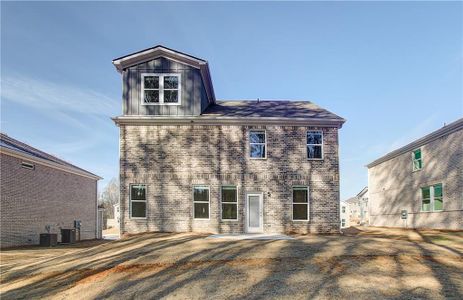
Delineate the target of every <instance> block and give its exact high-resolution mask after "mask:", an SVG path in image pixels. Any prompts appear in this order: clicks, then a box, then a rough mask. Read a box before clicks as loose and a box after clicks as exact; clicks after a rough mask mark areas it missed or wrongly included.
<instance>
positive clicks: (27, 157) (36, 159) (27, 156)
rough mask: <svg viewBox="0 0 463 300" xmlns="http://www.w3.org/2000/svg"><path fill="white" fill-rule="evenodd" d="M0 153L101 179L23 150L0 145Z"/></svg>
mask: <svg viewBox="0 0 463 300" xmlns="http://www.w3.org/2000/svg"><path fill="white" fill-rule="evenodd" d="M0 153H2V154H5V155H9V156H13V157H16V158H20V159H24V160H28V161H32V162H34V163H37V164H40V165H44V166H48V167H52V168H54V169H59V170H61V171H64V172H68V173H72V174H75V175H80V176H83V177H87V178H91V179H94V180H101V179H103V177H100V176H98V175H95V174H93V173H91V172H88V171H85V170H81V169H77V168H73V167H71V166H66V165H62V164H58V163H56V162H53V161H49V160H46V159H43V158H40V157H36V156H33V155H30V154H26V153H23V152H19V151H14V150H12V149H8V148H5V147H0Z"/></svg>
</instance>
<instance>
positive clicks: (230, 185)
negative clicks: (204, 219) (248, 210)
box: [220, 184, 240, 222]
mask: <svg viewBox="0 0 463 300" xmlns="http://www.w3.org/2000/svg"><path fill="white" fill-rule="evenodd" d="M223 187H234V188H235V189H236V199H235V200H236V201H235V202H222V188H223ZM223 203H225V204H236V219H223V218H222V217H223V215H222V204H223ZM239 214H240V212H239V206H238V186H237V185H234V184H223V185H221V186H220V220H221V221H223V222H236V221H238V219H239Z"/></svg>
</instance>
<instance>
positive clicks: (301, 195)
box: [293, 189, 308, 203]
mask: <svg viewBox="0 0 463 300" xmlns="http://www.w3.org/2000/svg"><path fill="white" fill-rule="evenodd" d="M293 202H294V203H307V202H308V199H307V189H293Z"/></svg>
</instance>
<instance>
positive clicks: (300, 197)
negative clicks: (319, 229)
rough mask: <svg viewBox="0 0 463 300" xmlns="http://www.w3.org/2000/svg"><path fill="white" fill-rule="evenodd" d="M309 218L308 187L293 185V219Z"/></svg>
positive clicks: (304, 219)
mask: <svg viewBox="0 0 463 300" xmlns="http://www.w3.org/2000/svg"><path fill="white" fill-rule="evenodd" d="M308 219H309V189H308V188H307V187H293V220H301V221H302V220H303V221H307V220H308Z"/></svg>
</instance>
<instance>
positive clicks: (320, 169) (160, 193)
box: [113, 46, 345, 233]
mask: <svg viewBox="0 0 463 300" xmlns="http://www.w3.org/2000/svg"><path fill="white" fill-rule="evenodd" d="M237 59H239V58H237ZM113 64H114V65H115V67H116V68H117V70H118V71H119V72H120V73H121V74H122V82H123V85H122V86H123V89H122V97H123V115H122V116H119V117H115V118H114V121H115V123H116V124H117V125H118V126H119V129H120V186H121V197H120V199H121V200H120V205H121V208H120V209H121V232H122V233H126V232H128V233H134V232H143V231H176V232H179V231H197V232H223V233H242V232H339V224H340V221H339V158H338V130H339V129H340V128H341V126H342V124H343V123H344V122H345V120H344V119H342V118H341V117H339V116H337V115H335V114H333V113H331V112H329V111H327V110H325V109H323V108H321V107H319V106H317V105H315V104H313V103H311V102H308V101H297V102H292V101H259V100H257V101H216V98H215V94H214V89H213V86H212V80H211V76H210V71H209V66H208V63H207V62H206V61H205V60H203V59H199V58H196V57H193V56H191V55H188V54H184V53H181V52H178V51H175V50H172V49H168V48H165V47H163V46H156V47H153V48H149V49H146V50H142V51H139V52H136V53H133V54H129V55H126V56H123V57H120V58H117V59H115V60H114V61H113ZM243 76H244V77H246V73H245V72H244V71H243ZM269 84H271V83H269ZM275 84H276V82H275Z"/></svg>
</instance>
